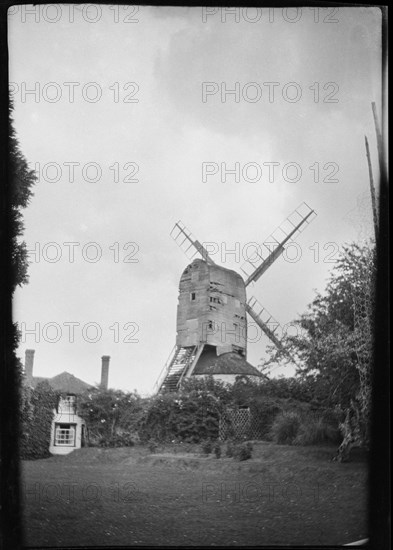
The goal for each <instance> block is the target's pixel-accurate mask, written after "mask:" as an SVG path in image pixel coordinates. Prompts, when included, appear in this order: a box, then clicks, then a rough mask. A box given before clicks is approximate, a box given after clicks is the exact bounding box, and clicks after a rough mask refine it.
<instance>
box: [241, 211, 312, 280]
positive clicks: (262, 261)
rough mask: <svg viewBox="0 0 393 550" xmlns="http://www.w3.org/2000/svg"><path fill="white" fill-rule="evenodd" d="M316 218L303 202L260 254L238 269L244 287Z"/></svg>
mask: <svg viewBox="0 0 393 550" xmlns="http://www.w3.org/2000/svg"><path fill="white" fill-rule="evenodd" d="M315 217H316V213H315V212H314V210H312V208H310V207H309V206H308V204H306V203H305V202H303V203H302V204H301V205H300V206H298V207H297V208H296V209H295V210H294V211H293V212H292V213H291V214H290V215H289V216H288V217H287V218H285V220H284V221H283V222H282V223H281V224H280V225H279V226H278V227H277V229H275V230H274V231H273V233H271V234H270V235H269V237H268V238H267V239H266V240H265V241H264V242H263V245H262V253H261V254H259V253H256V254H255V258H254V257H253V258H252V259H248V260H247V261H246V262H244V264H243V265H242V266H241V267H240V270H241V272H242V273H243V274H244V275H245V278H246V286H247V285H249V284H250V283H252V282H255V281H257V280H258V279H259V278H260V277H261V275H263V273H265V271H266V270H267V269H268V268H269V267H270V266H271V265H272V263H273V262H275V261H276V260H277V258H279V256H281V254H282V253H283V252H284V250H285V245H287V244H288V243H290V242H293V241H295V239H296V238H297V237H298V235H300V233H301V232H302V231H303V230H304V229H305V228H306V227H307V225H308V224H309V223H310V222H311V221H312V220H313V219H314V218H315Z"/></svg>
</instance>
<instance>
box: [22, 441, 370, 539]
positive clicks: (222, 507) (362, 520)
mask: <svg viewBox="0 0 393 550" xmlns="http://www.w3.org/2000/svg"><path fill="white" fill-rule="evenodd" d="M187 450H188V451H189V452H184V448H183V447H181V446H177V447H176V451H177V452H175V453H174V452H173V449H172V450H171V452H169V449H159V450H158V451H159V452H157V453H155V454H150V453H149V451H148V450H147V449H145V448H144V447H140V446H137V447H131V448H120V449H96V448H85V449H80V450H77V451H74V452H73V453H71V454H70V455H68V456H53V457H52V458H49V459H46V460H36V461H24V462H23V465H22V472H23V478H22V495H23V501H24V518H25V523H24V525H25V538H26V540H25V544H26V545H28V546H38V547H45V546H84V545H86V546H88V545H94V546H105V545H108V546H116V545H127V546H132V545H182V546H192V545H205V546H210V545H211V546H216V545H220V546H221V545H222V546H224V545H226V546H237V545H239V546H240V545H241V546H244V545H251V546H258V545H273V544H282V545H286V544H297V545H302V544H309V545H323V544H326V545H335V544H338V545H341V544H345V543H349V542H352V541H356V540H359V539H363V538H365V537H367V535H368V532H367V469H368V468H367V462H366V459H365V457H364V456H362V455H357V456H356V455H355V456H354V457H353V461H352V462H350V463H347V464H339V463H336V462H331V461H330V458H331V456H332V455H333V454H334V450H335V449H334V448H327V447H295V446H293V447H292V446H285V445H274V444H271V443H265V442H255V443H254V452H253V458H252V459H250V460H247V461H244V462H236V461H234V460H233V459H231V458H220V459H216V458H215V457H214V456H209V457H203V456H200V455H198V454H197V453H196V452H195V449H194V452H190V451H192V449H190V448H188V449H187Z"/></svg>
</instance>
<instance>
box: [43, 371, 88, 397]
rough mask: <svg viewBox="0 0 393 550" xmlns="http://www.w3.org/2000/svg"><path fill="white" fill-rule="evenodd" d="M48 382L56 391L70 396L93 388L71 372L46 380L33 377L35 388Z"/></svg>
mask: <svg viewBox="0 0 393 550" xmlns="http://www.w3.org/2000/svg"><path fill="white" fill-rule="evenodd" d="M44 381H45V382H48V384H49V385H50V386H51V387H52V388H53V389H54V390H56V391H61V392H64V393H70V394H76V395H77V394H80V393H83V392H84V391H85V390H87V389H89V388H91V387H92V386H91V385H90V384H87V383H86V382H84V381H83V380H81V379H80V378H77V377H76V376H74V375H73V374H70V373H69V372H62V373H60V374H57V375H56V376H53V377H52V378H44V377H42V376H33V380H32V386H33V388H35V387H36V386H37V385H38V384H39V383H40V382H44Z"/></svg>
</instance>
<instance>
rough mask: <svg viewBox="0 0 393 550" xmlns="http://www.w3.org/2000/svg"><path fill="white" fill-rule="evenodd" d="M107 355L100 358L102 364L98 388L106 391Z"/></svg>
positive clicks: (107, 374) (108, 357)
mask: <svg viewBox="0 0 393 550" xmlns="http://www.w3.org/2000/svg"><path fill="white" fill-rule="evenodd" d="M109 359H110V356H109V355H103V356H102V357H101V360H102V364H101V384H100V388H101V389H102V390H107V389H108V376H109Z"/></svg>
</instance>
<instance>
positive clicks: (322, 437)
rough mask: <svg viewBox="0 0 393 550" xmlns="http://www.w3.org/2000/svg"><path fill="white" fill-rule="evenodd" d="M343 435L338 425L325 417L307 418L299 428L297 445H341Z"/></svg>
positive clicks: (295, 442) (296, 439) (295, 441)
mask: <svg viewBox="0 0 393 550" xmlns="http://www.w3.org/2000/svg"><path fill="white" fill-rule="evenodd" d="M340 440H341V435H340V430H339V427H338V424H337V425H334V424H333V423H332V422H331V421H330V422H329V420H328V419H327V418H326V417H325V418H324V416H318V417H315V416H311V417H308V418H307V417H305V418H304V419H303V421H302V422H301V424H300V426H299V430H298V433H297V436H296V438H295V440H294V444H295V445H318V444H324V443H325V444H326V443H334V444H338V443H340Z"/></svg>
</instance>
